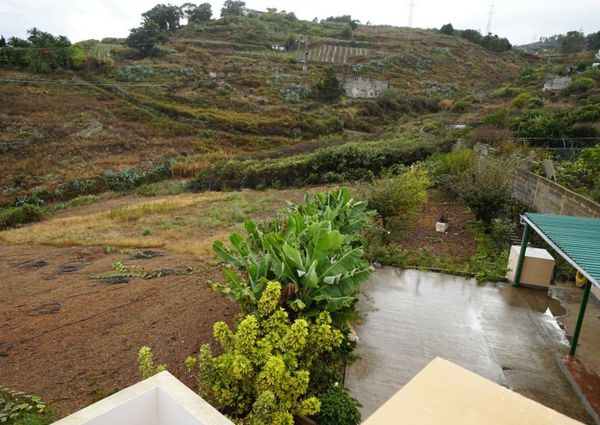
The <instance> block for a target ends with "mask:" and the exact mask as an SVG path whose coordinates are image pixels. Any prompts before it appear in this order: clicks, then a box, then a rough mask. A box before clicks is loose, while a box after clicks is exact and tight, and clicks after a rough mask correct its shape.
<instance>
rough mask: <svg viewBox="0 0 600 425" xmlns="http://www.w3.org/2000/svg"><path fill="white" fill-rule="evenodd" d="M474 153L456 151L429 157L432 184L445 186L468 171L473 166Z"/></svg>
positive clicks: (468, 150) (463, 150) (469, 150)
mask: <svg viewBox="0 0 600 425" xmlns="http://www.w3.org/2000/svg"><path fill="white" fill-rule="evenodd" d="M475 159H476V156H475V153H474V152H473V151H472V150H471V149H456V150H453V151H452V152H448V153H447V154H437V155H434V156H432V157H431V159H430V162H431V163H432V170H431V175H432V177H433V180H434V183H436V184H439V185H442V186H444V185H446V183H447V182H451V181H453V180H454V179H455V178H456V176H458V175H459V174H461V173H464V172H465V170H469V169H471V168H472V167H473V164H475Z"/></svg>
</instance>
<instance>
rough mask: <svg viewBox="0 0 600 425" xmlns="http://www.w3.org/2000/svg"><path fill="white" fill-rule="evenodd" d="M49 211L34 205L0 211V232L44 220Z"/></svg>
mask: <svg viewBox="0 0 600 425" xmlns="http://www.w3.org/2000/svg"><path fill="white" fill-rule="evenodd" d="M46 215H47V211H46V210H45V209H43V208H42V207H39V206H37V205H32V204H23V205H19V206H16V207H8V208H2V209H0V230H2V229H7V228H9V227H16V226H19V225H22V224H27V223H33V222H36V221H40V220H42V219H43V218H44V217H45V216H46Z"/></svg>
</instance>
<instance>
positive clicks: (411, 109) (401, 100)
mask: <svg viewBox="0 0 600 425" xmlns="http://www.w3.org/2000/svg"><path fill="white" fill-rule="evenodd" d="M377 103H378V105H379V106H380V107H381V108H382V109H383V110H384V111H387V112H391V113H401V114H411V113H417V114H418V113H426V112H438V111H439V110H440V106H439V102H438V101H436V100H433V99H428V98H425V97H414V96H408V95H407V94H406V93H403V92H402V91H400V90H398V89H395V88H388V89H386V90H384V91H383V93H381V96H380V97H379V99H378V101H377Z"/></svg>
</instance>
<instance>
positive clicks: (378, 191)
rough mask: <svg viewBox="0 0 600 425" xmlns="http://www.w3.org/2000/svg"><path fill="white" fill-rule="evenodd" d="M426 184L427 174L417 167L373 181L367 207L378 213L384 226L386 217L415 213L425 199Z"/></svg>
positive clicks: (427, 180)
mask: <svg viewBox="0 0 600 425" xmlns="http://www.w3.org/2000/svg"><path fill="white" fill-rule="evenodd" d="M428 185H429V178H428V176H427V174H426V173H425V172H424V171H423V170H420V169H418V168H413V169H411V170H410V171H406V172H404V173H402V174H400V175H399V176H394V177H388V178H384V179H381V180H378V181H375V182H374V183H373V185H372V186H371V188H370V191H369V194H368V202H369V207H370V208H373V209H374V210H376V211H377V212H378V213H379V215H380V216H381V220H382V224H383V227H384V228H385V227H386V224H387V220H388V218H390V217H398V216H401V217H405V216H407V215H410V214H413V213H415V212H416V211H417V209H418V208H419V207H420V206H421V204H423V202H425V201H426V200H427V187H428Z"/></svg>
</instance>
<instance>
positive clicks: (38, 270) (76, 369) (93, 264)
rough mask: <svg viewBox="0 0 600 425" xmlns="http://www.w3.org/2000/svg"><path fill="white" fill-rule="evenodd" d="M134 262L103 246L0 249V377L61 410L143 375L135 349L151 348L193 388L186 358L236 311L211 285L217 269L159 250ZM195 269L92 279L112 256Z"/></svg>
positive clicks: (76, 406)
mask: <svg viewBox="0 0 600 425" xmlns="http://www.w3.org/2000/svg"><path fill="white" fill-rule="evenodd" d="M159 254H160V255H159V256H156V257H154V258H149V259H136V258H134V257H132V256H130V255H125V254H106V253H105V250H104V249H103V248H98V247H77V248H56V247H44V246H26V245H16V246H9V245H6V244H1V245H0V275H1V276H2V280H1V281H0V293H2V297H1V299H0V323H1V324H0V381H1V382H2V383H3V384H4V385H8V386H10V387H13V388H17V389H21V390H25V391H28V392H31V393H35V394H38V395H40V396H41V397H42V398H43V399H44V400H45V401H46V402H47V403H48V404H50V405H52V406H53V407H55V408H56V409H58V414H59V415H60V416H63V415H65V414H67V413H70V412H73V411H75V410H77V409H79V408H81V407H83V406H85V405H88V404H90V403H92V402H94V401H96V400H98V399H100V398H103V397H105V396H106V395H108V394H110V393H111V392H114V391H116V390H119V389H121V388H124V387H126V386H129V385H131V384H133V383H135V382H136V381H138V380H139V372H138V370H137V351H138V350H139V348H140V347H141V346H142V345H149V346H152V347H153V348H154V351H155V355H156V357H157V359H158V360H159V361H161V362H164V363H166V364H167V365H168V367H169V371H171V372H172V373H173V374H174V375H175V376H177V377H178V378H179V379H181V380H182V381H183V382H185V383H186V384H187V385H189V386H190V387H191V388H195V387H196V383H195V379H193V378H192V377H191V376H190V375H189V374H188V373H187V371H186V370H185V367H184V364H183V362H184V360H185V358H186V357H187V356H188V355H189V354H191V353H194V352H197V350H198V348H199V346H200V344H202V343H205V342H210V341H211V339H212V325H213V323H214V322H215V321H217V320H226V321H231V320H232V318H233V317H234V315H235V314H236V313H237V307H236V306H235V305H234V304H233V303H231V302H229V301H227V300H225V299H224V298H223V297H222V296H221V295H220V294H218V293H215V292H213V291H212V289H211V288H210V287H209V286H208V285H207V281H208V280H210V279H215V278H218V268H217V266H211V265H209V264H208V263H207V262H206V261H204V260H202V259H200V260H199V259H198V258H197V257H194V256H190V255H180V254H172V253H168V252H165V251H159ZM117 260H120V261H122V262H123V263H124V264H125V265H128V266H131V265H137V266H138V267H143V268H144V269H152V270H161V269H171V270H173V269H184V270H185V269H187V268H190V267H192V268H195V269H196V271H195V272H194V274H183V275H167V276H163V277H157V278H153V279H146V278H140V277H138V278H131V279H129V280H128V281H127V282H125V281H122V282H120V283H117V282H110V281H106V280H90V279H89V278H88V274H89V273H102V272H106V271H109V270H111V265H112V263H113V262H114V261H117Z"/></svg>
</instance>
